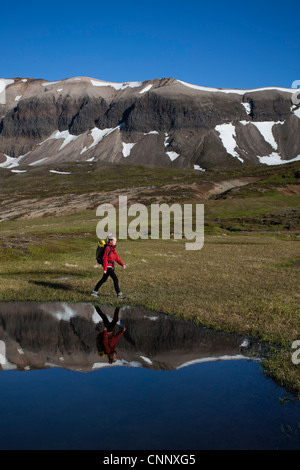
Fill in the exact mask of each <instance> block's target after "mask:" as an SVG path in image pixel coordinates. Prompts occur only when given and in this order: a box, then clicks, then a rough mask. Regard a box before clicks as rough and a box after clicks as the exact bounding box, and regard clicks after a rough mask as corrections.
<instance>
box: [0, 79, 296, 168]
mask: <svg viewBox="0 0 300 470" xmlns="http://www.w3.org/2000/svg"><path fill="white" fill-rule="evenodd" d="M0 82H1V83H2V89H1V86H0V166H2V167H4V168H8V169H10V168H14V167H17V166H19V167H26V166H27V167H28V166H30V165H42V164H45V163H47V164H51V163H54V164H56V163H62V162H70V161H81V162H82V161H103V162H111V163H125V164H128V163H129V164H144V165H158V166H174V167H177V168H194V169H195V170H200V171H201V170H203V171H204V170H213V169H217V170H224V169H225V170H226V169H235V168H242V167H243V166H260V165H272V164H275V165H276V164H282V163H287V162H291V161H295V160H299V159H300V109H299V104H298V105H297V104H296V105H295V104H294V103H293V101H292V97H293V95H294V93H295V92H296V91H297V90H295V89H287V88H282V87H262V88H256V89H252V90H251V89H250V90H239V89H226V88H209V87H202V86H198V85H192V84H188V83H186V82H183V81H181V80H177V79H173V78H170V77H169V78H161V79H151V80H146V81H136V82H124V83H115V82H106V81H102V80H98V79H94V78H91V77H72V78H66V79H62V80H57V81H52V82H50V81H47V80H43V79H29V78H15V79H2V80H0ZM3 82H4V84H5V86H4V85H3ZM1 92H2V94H1ZM1 96H2V101H1ZM3 96H4V97H5V103H3ZM1 103H2V104H1Z"/></svg>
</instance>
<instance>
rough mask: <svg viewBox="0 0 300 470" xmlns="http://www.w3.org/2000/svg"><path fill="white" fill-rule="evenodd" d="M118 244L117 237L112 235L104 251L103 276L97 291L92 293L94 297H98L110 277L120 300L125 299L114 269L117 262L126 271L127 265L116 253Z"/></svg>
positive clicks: (96, 288)
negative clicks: (99, 291)
mask: <svg viewBox="0 0 300 470" xmlns="http://www.w3.org/2000/svg"><path fill="white" fill-rule="evenodd" d="M116 244H117V239H116V237H114V236H112V235H110V236H109V237H108V243H107V246H106V248H105V250H104V254H103V263H102V265H103V276H102V278H101V279H100V281H98V282H97V284H96V286H95V289H94V290H93V291H92V292H91V295H93V296H94V297H98V295H99V294H98V290H99V289H100V287H101V286H102V284H104V282H106V281H107V279H108V277H109V276H110V277H111V278H112V280H113V281H114V288H115V291H116V293H117V296H118V297H119V298H120V299H124V298H125V297H124V295H123V293H122V292H121V291H120V288H119V280H118V277H117V275H116V273H115V268H114V263H115V261H116V262H117V263H118V264H120V265H121V266H123V269H126V265H125V264H124V263H123V261H121V260H120V258H119V256H118V254H117V252H116Z"/></svg>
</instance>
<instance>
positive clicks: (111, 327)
mask: <svg viewBox="0 0 300 470" xmlns="http://www.w3.org/2000/svg"><path fill="white" fill-rule="evenodd" d="M95 309H96V312H97V313H98V315H100V317H101V318H102V320H103V323H104V326H105V328H107V331H108V332H110V331H113V330H114V328H115V326H116V324H117V323H118V321H119V312H120V307H116V308H115V312H114V318H113V319H112V321H109V319H108V318H107V316H106V315H105V313H103V312H102V310H101V308H100V307H99V305H95Z"/></svg>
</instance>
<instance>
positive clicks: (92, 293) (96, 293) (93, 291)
mask: <svg viewBox="0 0 300 470" xmlns="http://www.w3.org/2000/svg"><path fill="white" fill-rule="evenodd" d="M91 295H92V296H93V297H99V294H98V292H97V291H96V290H92V292H91Z"/></svg>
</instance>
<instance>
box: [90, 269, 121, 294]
mask: <svg viewBox="0 0 300 470" xmlns="http://www.w3.org/2000/svg"><path fill="white" fill-rule="evenodd" d="M109 276H110V277H111V278H112V280H113V281H114V286H115V291H116V293H117V294H119V292H120V288H119V280H118V278H117V275H116V273H115V270H114V268H107V271H106V274H103V276H102V278H101V279H100V281H99V282H97V284H96V287H95V289H94V290H95V291H98V290H99V289H100V287H101V286H102V284H104V283H105V282H106V281H107V279H108V277H109Z"/></svg>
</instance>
